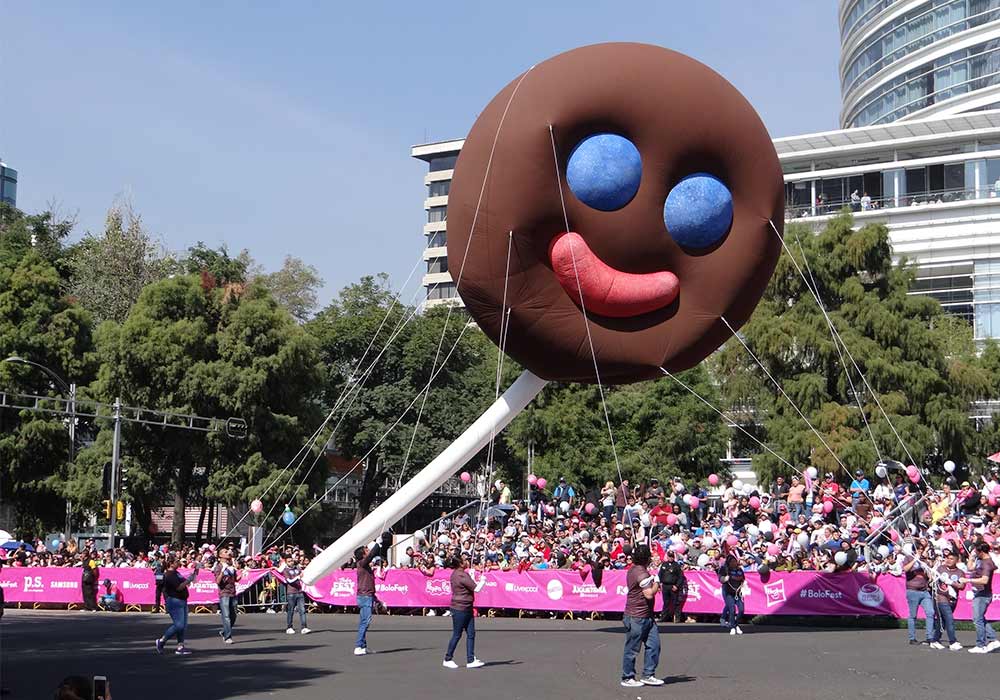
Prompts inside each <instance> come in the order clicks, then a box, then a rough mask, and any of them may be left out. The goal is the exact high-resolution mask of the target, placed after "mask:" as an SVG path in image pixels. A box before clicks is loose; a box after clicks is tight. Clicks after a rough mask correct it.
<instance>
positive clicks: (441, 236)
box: [427, 231, 448, 248]
mask: <svg viewBox="0 0 1000 700" xmlns="http://www.w3.org/2000/svg"><path fill="white" fill-rule="evenodd" d="M446 245H448V232H447V231H435V232H434V233H431V234H430V235H428V236H427V247H428V248H441V247H443V246H446Z"/></svg>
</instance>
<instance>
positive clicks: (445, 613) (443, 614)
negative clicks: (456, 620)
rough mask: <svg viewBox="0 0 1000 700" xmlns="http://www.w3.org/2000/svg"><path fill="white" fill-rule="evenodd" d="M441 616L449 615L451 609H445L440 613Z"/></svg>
mask: <svg viewBox="0 0 1000 700" xmlns="http://www.w3.org/2000/svg"><path fill="white" fill-rule="evenodd" d="M441 617H451V610H445V611H444V612H443V613H441Z"/></svg>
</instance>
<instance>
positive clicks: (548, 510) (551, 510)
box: [545, 506, 556, 515]
mask: <svg viewBox="0 0 1000 700" xmlns="http://www.w3.org/2000/svg"><path fill="white" fill-rule="evenodd" d="M545 512H546V513H548V514H549V515H555V514H556V507H555V506H548V507H547V508H546V509H545Z"/></svg>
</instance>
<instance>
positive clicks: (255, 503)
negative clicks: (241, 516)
mask: <svg viewBox="0 0 1000 700" xmlns="http://www.w3.org/2000/svg"><path fill="white" fill-rule="evenodd" d="M263 510H264V504H263V502H261V500H260V499H259V498H255V499H253V500H252V501H250V512H252V513H254V514H256V515H260V513H261V511H263Z"/></svg>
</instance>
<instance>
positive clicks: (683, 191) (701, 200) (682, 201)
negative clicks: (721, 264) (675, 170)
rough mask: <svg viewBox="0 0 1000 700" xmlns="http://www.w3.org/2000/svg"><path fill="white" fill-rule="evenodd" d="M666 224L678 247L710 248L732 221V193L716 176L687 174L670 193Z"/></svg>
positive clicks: (665, 214)
mask: <svg viewBox="0 0 1000 700" xmlns="http://www.w3.org/2000/svg"><path fill="white" fill-rule="evenodd" d="M663 223H665V224H666V225H667V232H668V233H669V234H670V237H671V238H673V239H674V241H676V242H677V244H678V245H679V246H681V247H684V248H693V249H699V248H709V247H711V246H713V245H715V244H716V243H718V242H719V241H720V240H721V239H722V237H723V236H725V235H726V233H727V232H728V231H729V227H730V226H731V225H732V223H733V195H732V194H731V193H730V192H729V188H728V187H726V186H725V184H723V182H722V180H720V179H719V178H717V177H715V176H714V175H709V174H708V173H695V174H694V175H688V176H687V177H686V178H684V179H683V180H681V181H680V182H678V183H677V184H676V185H674V188H673V189H672V190H670V194H668V195H667V201H666V203H665V204H664V205H663Z"/></svg>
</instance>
